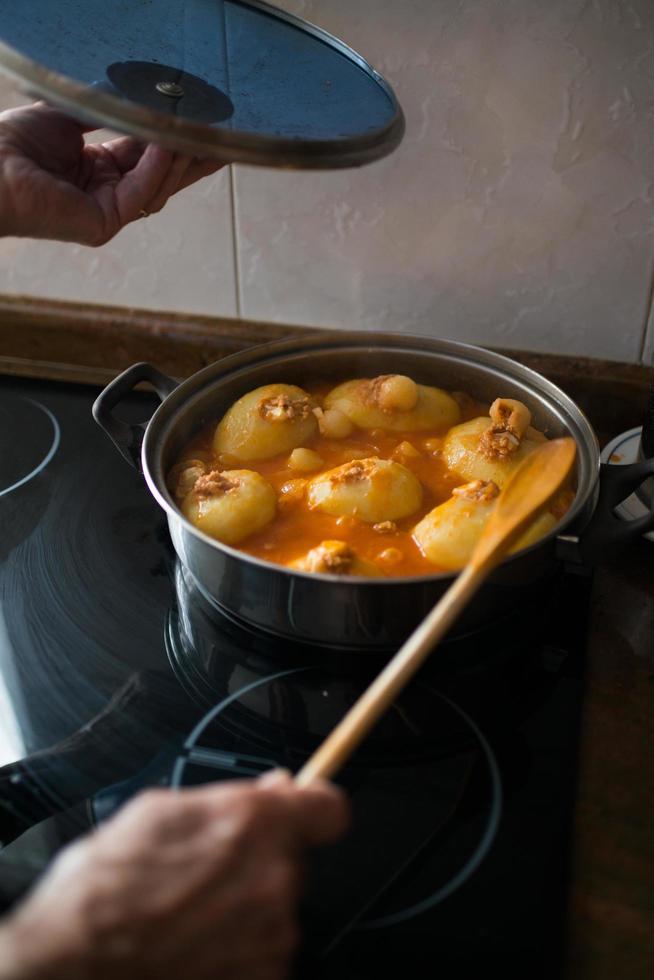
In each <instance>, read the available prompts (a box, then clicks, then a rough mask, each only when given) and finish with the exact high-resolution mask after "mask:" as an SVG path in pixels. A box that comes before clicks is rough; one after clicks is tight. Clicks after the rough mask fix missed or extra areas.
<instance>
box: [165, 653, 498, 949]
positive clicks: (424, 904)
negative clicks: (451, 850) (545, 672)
mask: <svg viewBox="0 0 654 980" xmlns="http://www.w3.org/2000/svg"><path fill="white" fill-rule="evenodd" d="M319 669H320V668H319V667H318V666H317V665H313V664H312V665H309V666H306V667H292V668H290V669H287V670H281V671H278V672H277V673H275V674H269V675H267V676H266V677H262V678H259V679H258V680H256V681H252V683H250V684H246V685H245V686H244V687H241V688H239V689H238V690H237V691H234V692H233V693H232V694H230V695H229V696H228V697H226V698H224V699H223V700H222V701H220V702H219V703H218V704H217V705H215V707H213V708H212V709H211V710H210V711H208V712H207V714H206V715H204V717H203V718H201V719H200V721H199V722H198V723H197V725H196V726H195V728H194V729H193V730H192V732H191V733H190V735H189V736H188V737H187V739H186V741H185V742H184V750H185V754H184V755H183V756H179V757H178V758H177V760H176V762H175V765H174V766H173V770H172V773H171V779H170V786H171V787H172V788H173V789H181V788H182V785H183V784H182V777H183V773H184V769H185V767H186V765H187V763H189V762H192V761H194V754H195V756H196V757H197V751H198V748H200V749H201V747H198V746H197V745H196V740H197V739H198V738H199V737H200V736H201V735H202V733H203V732H204V730H205V729H206V728H207V727H208V725H210V724H211V722H213V721H214V719H215V718H217V717H218V715H220V714H221V713H222V712H223V711H224V710H225V708H227V707H229V705H230V704H233V702H234V701H238V700H239V699H240V698H241V697H242V696H243V695H244V694H247V693H249V692H250V691H252V690H255V689H256V688H258V687H261V686H262V685H264V684H268V683H271V682H273V681H276V680H280V679H282V678H284V677H289V676H291V675H293V674H303V673H305V672H306V671H310V670H319ZM430 690H431V693H432V694H434V695H435V696H436V697H438V698H440V699H441V701H443V702H444V703H445V704H447V705H448V707H449V708H451V709H452V710H454V711H455V712H456V713H457V714H458V715H459V717H461V718H462V719H463V721H464V722H465V723H466V724H467V725H468V726H469V728H470V729H471V730H472V732H473V734H474V736H475V739H476V740H477V743H478V745H479V747H480V748H481V750H482V754H483V756H484V759H485V761H486V764H487V767H488V773H489V776H490V783H491V807H490V813H489V815H488V820H487V821H486V826H485V827H484V831H483V833H482V835H481V840H480V842H479V843H478V845H477V847H476V848H475V850H474V851H473V853H472V855H471V856H470V857H469V858H468V860H467V861H466V863H465V864H464V865H463V867H462V868H460V869H459V871H458V872H457V873H456V874H455V875H454V876H453V877H452V878H451V879H450V880H449V881H448V882H446V883H445V884H444V885H442V886H441V888H439V889H437V890H436V891H435V892H434V893H433V894H432V895H429V896H428V897H427V898H424V899H422V900H421V901H420V902H415V903H414V904H413V905H410V906H408V907H407V908H406V909H402V910H400V911H398V912H391V913H389V914H388V915H384V916H380V917H379V918H370V919H363V920H361V921H359V922H357V923H356V924H354V925H353V926H352V930H353V931H355V932H372V931H373V930H376V929H387V928H389V927H392V926H396V925H401V924H402V923H404V922H407V921H408V920H409V919H413V918H415V917H416V916H418V915H422V914H423V913H424V912H428V911H429V910H430V909H433V908H434V907H435V906H436V905H439V904H440V903H441V902H443V901H445V899H446V898H449V897H450V895H453V894H454V893H455V892H457V891H458V890H459V889H460V888H461V887H462V886H463V885H464V884H465V883H466V881H468V880H469V879H470V878H471V877H472V875H473V874H474V873H475V871H477V869H478V868H479V866H480V865H481V863H482V862H483V860H484V858H485V857H486V856H487V854H488V853H489V851H490V849H491V847H492V846H493V843H494V841H495V837H496V836H497V831H498V829H499V825H500V820H501V817H502V805H503V803H502V780H501V776H500V770H499V766H498V764H497V760H496V759H495V754H494V752H493V750H492V748H491V746H490V744H489V743H488V741H487V739H486V737H485V736H484V734H483V733H482V731H481V729H480V728H479V726H478V725H477V724H476V723H475V722H474V721H473V719H472V718H471V717H470V715H468V713H467V712H466V711H464V710H463V708H460V707H459V705H457V704H456V703H455V702H454V701H452V700H451V699H450V698H448V697H447V696H446V695H444V694H442V693H441V692H440V691H437V690H435V689H433V688H430ZM217 754H218V753H217ZM235 772H236V770H235ZM245 774H246V773H244V775H245ZM247 775H250V773H247ZM402 870H404V869H401V870H400V872H399V873H400V874H401V873H402ZM336 941H338V940H336ZM334 944H335V943H332V944H331V945H334Z"/></svg>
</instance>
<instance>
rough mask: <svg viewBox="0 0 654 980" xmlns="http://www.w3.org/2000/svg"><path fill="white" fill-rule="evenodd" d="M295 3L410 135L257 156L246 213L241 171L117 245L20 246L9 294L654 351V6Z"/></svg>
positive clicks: (563, 348)
mask: <svg viewBox="0 0 654 980" xmlns="http://www.w3.org/2000/svg"><path fill="white" fill-rule="evenodd" d="M278 3H279V5H280V6H283V7H284V8H285V9H288V10H291V11H293V12H295V13H299V14H300V15H301V16H303V17H306V18H307V19H309V20H313V21H315V22H317V23H319V24H321V25H322V26H324V27H326V28H327V29H328V30H332V31H333V32H334V33H336V34H337V35H339V36H341V37H343V38H345V39H346V40H347V41H348V42H349V43H350V44H352V45H353V46H354V47H355V48H357V49H358V50H360V51H361V53H362V54H364V55H365V56H367V57H368V58H369V60H371V61H372V62H373V63H374V64H375V65H376V67H378V68H379V69H380V70H381V71H382V72H383V73H384V74H385V75H386V76H387V77H388V78H389V80H390V81H391V82H392V84H393V85H394V87H395V89H396V91H397V93H398V96H399V98H400V101H401V102H402V105H403V107H404V109H405V113H406V116H407V134H406V137H405V140H404V143H403V144H402V146H401V147H400V148H399V150H397V151H396V153H395V154H393V156H391V157H390V158H389V159H387V160H385V161H382V162H380V163H377V164H373V165H371V166H369V167H366V168H363V169H362V170H358V171H345V172H334V173H322V174H321V173H288V172H284V173H282V172H276V171H273V170H258V169H254V168H246V167H237V168H235V171H234V175H233V189H234V213H233V214H232V212H231V204H232V201H231V195H230V180H229V175H228V174H227V173H221V174H219V175H217V176H216V177H215V178H212V179H211V180H210V181H208V182H206V184H205V185H202V186H200V187H199V188H195V189H191V190H189V191H187V192H184V194H183V195H180V197H179V198H178V199H177V200H176V201H175V202H174V203H173V204H171V205H170V206H169V208H168V209H167V210H166V211H164V212H163V213H162V214H161V215H158V216H156V217H153V218H150V219H148V220H147V221H143V222H139V223H138V224H137V225H135V226H133V227H131V228H129V229H127V230H126V231H125V232H124V233H123V234H122V235H121V236H119V238H118V239H117V240H116V241H115V242H114V243H111V244H110V245H108V246H106V247H105V248H104V249H102V250H100V251H89V250H86V249H81V248H80V249H76V248H71V247H70V246H65V245H57V244H50V243H47V244H45V243H32V242H24V241H23V242H16V241H4V242H0V291H12V292H17V291H20V292H29V293H33V294H37V295H47V296H57V297H66V298H70V299H87V300H88V299H92V300H97V301H100V302H110V303H122V304H126V305H134V306H142V307H151V308H161V309H174V310H189V311H197V312H206V313H210V314H223V315H234V314H236V313H238V314H240V315H242V316H244V317H248V318H252V319H263V320H275V321H280V322H287V323H295V324H308V325H319V326H333V327H343V328H348V327H357V328H362V329H367V328H369V329H372V328H384V329H396V330H409V331H416V332H423V333H433V334H436V335H439V336H446V337H453V338H459V339H462V340H467V341H473V342H478V343H482V344H484V343H485V344H489V345H490V344H495V345H503V346H511V347H523V348H530V349H536V350H550V351H557V352H570V353H576V354H588V355H593V356H597V357H608V358H616V359H620V360H632V361H633V360H638V359H640V358H641V357H642V356H643V354H644V353H645V355H646V356H647V357H649V359H650V360H651V359H652V358H653V357H654V320H653V321H652V323H651V325H650V331H649V340H648V341H647V342H646V337H645V331H646V325H647V319H648V312H649V306H650V298H651V294H652V277H653V270H654V0H547V2H544V0H401V2H399V0H278ZM3 98H5V100H6V99H7V98H8V96H5V95H3ZM233 233H234V234H235V236H236V238H235V242H236V254H237V263H236V268H235V265H234V239H233V237H232V236H233Z"/></svg>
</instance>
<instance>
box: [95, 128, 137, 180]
mask: <svg viewBox="0 0 654 980" xmlns="http://www.w3.org/2000/svg"><path fill="white" fill-rule="evenodd" d="M102 146H103V147H104V148H105V150H107V152H108V153H110V154H111V156H112V157H113V159H114V161H115V163H116V166H117V167H118V169H119V170H120V171H121V172H122V173H124V174H126V173H127V172H128V170H133V169H134V167H135V166H136V165H137V163H138V162H139V160H140V159H141V157H142V156H143V154H144V152H145V148H146V146H147V143H141V142H139V140H135V139H132V137H131V136H120V137H118V139H115V140H109V141H108V142H107V143H103V144H102Z"/></svg>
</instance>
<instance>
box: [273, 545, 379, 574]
mask: <svg viewBox="0 0 654 980" xmlns="http://www.w3.org/2000/svg"><path fill="white" fill-rule="evenodd" d="M289 567H290V568H297V569H299V570H300V571H303V572H320V573H322V574H323V575H360V576H365V577H367V578H379V576H380V575H381V571H380V570H379V568H377V566H376V565H375V564H374V563H373V562H371V561H368V560H367V559H366V558H360V557H359V556H358V555H357V554H356V552H355V551H354V550H353V549H352V548H351V547H350V546H349V545H348V544H346V543H345V541H321V542H320V544H319V545H318V546H317V547H316V548H312V549H311V551H309V552H307V554H306V555H303V556H302V558H296V559H295V561H292V562H290V564H289Z"/></svg>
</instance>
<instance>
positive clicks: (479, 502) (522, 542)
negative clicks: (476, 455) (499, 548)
mask: <svg viewBox="0 0 654 980" xmlns="http://www.w3.org/2000/svg"><path fill="white" fill-rule="evenodd" d="M493 487H495V485H494V484H493V483H485V482H484V481H482V480H477V481H475V482H474V483H469V484H467V485H465V486H463V487H457V488H456V489H455V490H454V491H453V494H452V496H451V497H450V499H449V500H446V501H445V503H444V504H439V506H438V507H434V509H433V510H431V511H430V512H429V513H428V514H426V515H425V516H424V517H423V519H422V520H421V521H420V522H419V523H418V524H416V526H415V528H414V529H413V538H414V540H415V542H416V544H417V545H418V547H419V548H420V550H421V551H422V553H423V555H424V556H425V558H427V559H428V560H429V561H431V562H433V563H434V565H439V566H440V567H441V568H444V569H446V570H448V571H455V570H457V569H460V568H463V566H464V565H465V564H466V563H467V562H468V561H469V560H470V557H471V555H472V553H473V551H474V549H475V546H476V544H477V541H478V540H479V538H480V537H481V534H482V531H483V530H484V528H485V526H486V523H487V521H488V519H489V517H490V515H491V513H492V511H493V509H494V507H495V505H496V502H497V488H496V487H495V492H493V490H492V488H493ZM475 489H476V491H477V492H476V493H475ZM555 524H556V518H555V517H554V516H553V515H552V514H550V513H547V512H546V513H544V514H541V515H540V516H539V517H537V518H536V520H535V521H534V522H533V523H532V524H531V525H530V526H529V527H528V528H527V530H526V531H525V532H524V534H522V535H521V537H520V538H519V539H518V541H517V542H516V543H515V544H514V545H513V547H512V548H511V554H513V553H515V552H516V551H520V550H521V549H522V548H528V547H529V545H532V544H534V543H535V542H536V541H538V540H539V539H540V538H542V537H544V536H545V535H546V534H548V533H549V531H551V529H552V528H553V527H554V526H555Z"/></svg>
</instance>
